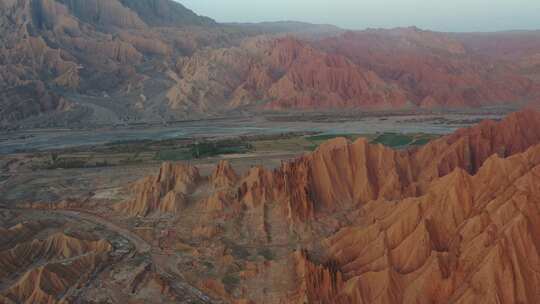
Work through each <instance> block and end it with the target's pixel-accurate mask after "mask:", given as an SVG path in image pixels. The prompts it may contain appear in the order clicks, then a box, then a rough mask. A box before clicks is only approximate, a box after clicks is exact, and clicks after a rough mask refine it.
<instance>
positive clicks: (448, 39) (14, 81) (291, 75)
mask: <svg viewBox="0 0 540 304" xmlns="http://www.w3.org/2000/svg"><path fill="white" fill-rule="evenodd" d="M342 32H343V31H340V30H339V29H333V30H332V29H329V27H324V26H316V25H304V24H296V23H281V24H274V25H272V24H262V25H222V24H217V23H215V22H214V21H212V20H210V19H208V18H205V17H201V16H197V15H196V14H194V13H193V12H191V11H190V10H188V9H186V8H185V7H183V6H182V5H180V4H179V3H177V2H174V1H169V0H111V1H95V0H92V1H81V0H76V1H64V0H37V1H30V0H20V1H19V0H18V1H4V2H2V3H1V4H0V33H1V35H0V41H1V47H0V55H1V56H0V86H1V87H2V90H1V91H0V104H1V105H2V107H1V109H0V122H1V123H2V126H3V127H17V126H22V127H29V126H38V127H46V126H52V125H54V124H59V125H62V126H64V125H70V124H80V125H83V126H88V125H103V124H111V123H121V122H125V121H128V122H129V121H131V122H133V121H163V120H170V119H178V118H190V119H193V118H196V117H204V116H207V115H214V114H223V113H228V111H232V110H238V109H242V110H249V111H264V110H281V111H285V110H289V109H302V110H328V109H332V110H336V109H337V110H340V109H350V108H359V109H401V108H405V107H444V108H448V107H472V106H480V105H492V104H499V103H518V102H528V101H531V100H540V93H538V92H539V91H540V90H539V85H538V81H539V78H538V73H539V71H540V69H539V68H538V62H539V61H538V54H539V52H540V48H539V47H538V46H539V45H540V43H539V42H538V41H540V38H539V37H540V36H538V35H537V33H536V32H510V33H495V34H445V33H436V32H430V31H422V30H419V29H417V28H398V29H392V30H366V31H358V32H346V33H342ZM284 33H287V34H288V37H285V38H284V37H283V36H284V35H283V34H284ZM306 33H307V34H306ZM316 33H319V34H316ZM307 37H309V38H307ZM476 38H478V39H476Z"/></svg>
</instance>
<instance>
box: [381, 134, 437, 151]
mask: <svg viewBox="0 0 540 304" xmlns="http://www.w3.org/2000/svg"><path fill="white" fill-rule="evenodd" d="M438 137H439V135H436V134H425V133H415V134H403V133H383V134H380V135H378V136H377V137H375V138H374V139H373V140H372V141H371V142H372V143H375V144H383V145H385V146H388V147H391V148H404V147H409V146H423V145H426V144H427V143H429V142H430V141H431V140H433V139H436V138H438Z"/></svg>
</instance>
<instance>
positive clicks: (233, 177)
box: [210, 160, 239, 189]
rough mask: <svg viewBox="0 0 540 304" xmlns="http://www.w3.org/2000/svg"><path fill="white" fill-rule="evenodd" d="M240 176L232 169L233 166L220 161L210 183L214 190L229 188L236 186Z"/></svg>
mask: <svg viewBox="0 0 540 304" xmlns="http://www.w3.org/2000/svg"><path fill="white" fill-rule="evenodd" d="M238 179H239V178H238V175H237V174H236V172H235V171H234V169H233V168H232V166H231V164H230V163H229V162H228V161H226V160H223V161H220V162H219V163H218V165H217V166H216V168H215V169H214V172H213V173H212V176H211V177H210V182H211V183H212V185H213V186H214V188H217V189H219V188H228V187H232V186H234V185H235V184H236V183H237V182H238Z"/></svg>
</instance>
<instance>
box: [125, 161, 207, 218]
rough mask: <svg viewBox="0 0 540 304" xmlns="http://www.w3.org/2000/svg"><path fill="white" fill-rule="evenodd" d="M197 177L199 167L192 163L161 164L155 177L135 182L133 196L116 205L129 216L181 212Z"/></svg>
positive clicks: (198, 178) (197, 179) (197, 180)
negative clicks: (129, 199) (132, 198)
mask: <svg viewBox="0 0 540 304" xmlns="http://www.w3.org/2000/svg"><path fill="white" fill-rule="evenodd" d="M200 179H201V177H200V175H199V170H198V169H197V168H195V167H193V166H189V165H184V164H172V163H164V164H163V165H162V166H161V168H160V170H159V174H158V175H157V176H152V177H147V178H145V179H143V180H141V181H139V182H137V183H135V185H133V187H132V189H133V192H134V193H135V199H134V200H132V201H128V202H126V203H123V204H120V206H119V207H118V208H119V209H120V210H122V211H123V212H125V213H127V214H129V215H132V216H146V215H149V214H151V213H154V212H158V213H177V212H180V210H181V209H182V206H183V205H184V204H186V203H187V196H188V195H189V194H191V192H192V191H193V189H194V187H195V186H196V185H197V183H198V182H199V181H200Z"/></svg>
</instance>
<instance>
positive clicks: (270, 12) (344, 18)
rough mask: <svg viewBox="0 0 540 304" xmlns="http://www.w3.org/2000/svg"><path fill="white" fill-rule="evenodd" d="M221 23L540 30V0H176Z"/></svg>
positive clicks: (468, 29)
mask: <svg viewBox="0 0 540 304" xmlns="http://www.w3.org/2000/svg"><path fill="white" fill-rule="evenodd" d="M178 2H180V3H182V4H184V5H185V6H187V7H188V8H190V9H192V10H194V11H195V12H196V13H198V14H201V15H206V16H209V17H211V18H213V19H215V20H217V21H219V22H260V21H282V20H295V21H306V22H313V23H328V24H335V25H338V26H341V27H344V28H348V29H364V28H367V27H372V28H375V27H384V28H388V27H398V26H410V25H416V26H418V27H420V28H423V29H432V30H438V31H497V30H508V29H540V0H178Z"/></svg>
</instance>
